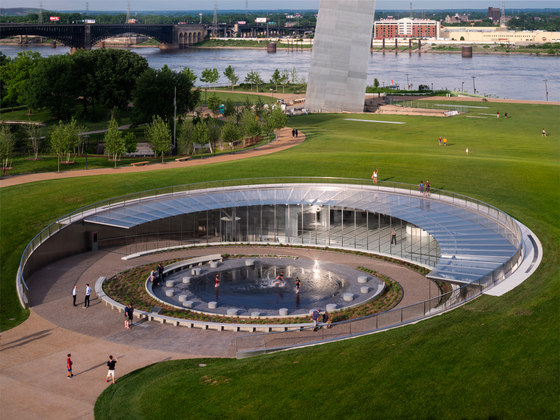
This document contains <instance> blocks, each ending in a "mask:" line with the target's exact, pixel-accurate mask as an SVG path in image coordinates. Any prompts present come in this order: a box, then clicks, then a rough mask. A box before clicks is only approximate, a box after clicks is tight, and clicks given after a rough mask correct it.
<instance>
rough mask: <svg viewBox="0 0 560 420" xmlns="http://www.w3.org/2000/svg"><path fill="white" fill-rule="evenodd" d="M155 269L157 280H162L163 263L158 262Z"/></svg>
mask: <svg viewBox="0 0 560 420" xmlns="http://www.w3.org/2000/svg"><path fill="white" fill-rule="evenodd" d="M157 271H158V277H159V281H160V282H162V281H163V264H162V263H159V264H158V266H157Z"/></svg>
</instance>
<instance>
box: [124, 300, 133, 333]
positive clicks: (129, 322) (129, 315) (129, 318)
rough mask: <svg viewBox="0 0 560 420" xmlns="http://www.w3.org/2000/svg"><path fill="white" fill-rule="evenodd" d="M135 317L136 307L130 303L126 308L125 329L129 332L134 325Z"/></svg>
mask: <svg viewBox="0 0 560 420" xmlns="http://www.w3.org/2000/svg"><path fill="white" fill-rule="evenodd" d="M133 317H134V307H133V306H132V303H129V304H128V305H126V306H125V307H124V327H125V328H126V329H127V330H129V329H130V327H132V326H133V325H134V322H133Z"/></svg>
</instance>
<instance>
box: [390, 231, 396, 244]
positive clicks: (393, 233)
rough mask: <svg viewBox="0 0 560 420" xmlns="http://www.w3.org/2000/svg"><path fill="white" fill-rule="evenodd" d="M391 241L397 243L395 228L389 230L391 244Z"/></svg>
mask: <svg viewBox="0 0 560 420" xmlns="http://www.w3.org/2000/svg"><path fill="white" fill-rule="evenodd" d="M393 243H395V245H396V244H397V231H396V230H395V228H393V230H392V231H391V245H393Z"/></svg>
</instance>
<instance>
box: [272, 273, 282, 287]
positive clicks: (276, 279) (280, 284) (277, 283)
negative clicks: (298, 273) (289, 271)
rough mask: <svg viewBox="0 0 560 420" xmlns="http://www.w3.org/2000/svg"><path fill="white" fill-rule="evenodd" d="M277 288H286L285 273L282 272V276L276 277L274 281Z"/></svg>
mask: <svg viewBox="0 0 560 420" xmlns="http://www.w3.org/2000/svg"><path fill="white" fill-rule="evenodd" d="M273 284H274V285H275V286H280V287H284V272H283V271H280V274H278V275H277V276H276V278H275V279H274V283H273Z"/></svg>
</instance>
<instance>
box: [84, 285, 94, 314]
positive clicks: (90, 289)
mask: <svg viewBox="0 0 560 420" xmlns="http://www.w3.org/2000/svg"><path fill="white" fill-rule="evenodd" d="M91 292H93V289H92V288H91V287H89V283H87V284H86V297H85V299H84V308H89V296H90V295H91Z"/></svg>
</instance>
